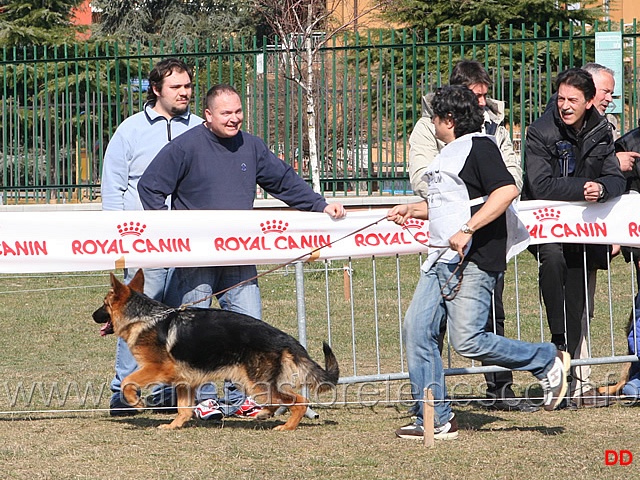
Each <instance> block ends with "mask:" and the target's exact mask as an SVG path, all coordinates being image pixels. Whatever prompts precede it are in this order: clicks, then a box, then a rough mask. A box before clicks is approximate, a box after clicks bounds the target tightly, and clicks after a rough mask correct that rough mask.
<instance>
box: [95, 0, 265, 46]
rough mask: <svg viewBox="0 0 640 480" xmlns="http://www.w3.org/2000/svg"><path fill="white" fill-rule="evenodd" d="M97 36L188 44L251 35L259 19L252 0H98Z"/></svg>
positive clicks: (96, 2) (96, 3) (96, 4)
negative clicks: (253, 9)
mask: <svg viewBox="0 0 640 480" xmlns="http://www.w3.org/2000/svg"><path fill="white" fill-rule="evenodd" d="M92 4H93V5H94V6H95V7H97V8H99V9H101V12H102V13H101V20H100V23H99V24H98V25H97V26H96V28H95V29H94V34H95V36H96V37H103V38H104V37H110V38H117V39H125V40H131V41H137V40H151V39H156V40H163V41H164V42H169V43H170V42H172V41H177V42H180V43H182V42H187V43H190V42H192V41H193V39H195V38H200V39H202V38H210V39H211V38H215V37H220V36H226V35H229V34H236V35H251V34H253V33H255V31H256V28H257V26H258V25H259V18H256V15H255V12H253V11H252V9H251V8H250V7H249V5H250V2H249V0H138V1H135V0H134V1H132V0H98V1H94V2H92Z"/></svg>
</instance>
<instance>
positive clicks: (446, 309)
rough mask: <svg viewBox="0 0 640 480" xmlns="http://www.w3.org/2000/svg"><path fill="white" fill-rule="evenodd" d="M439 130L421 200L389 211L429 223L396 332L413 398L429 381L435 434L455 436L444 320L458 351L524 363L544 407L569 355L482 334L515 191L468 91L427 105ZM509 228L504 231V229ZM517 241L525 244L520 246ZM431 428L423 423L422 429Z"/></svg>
mask: <svg viewBox="0 0 640 480" xmlns="http://www.w3.org/2000/svg"><path fill="white" fill-rule="evenodd" d="M432 106H433V110H434V117H433V123H434V127H435V131H436V136H437V137H438V138H439V139H440V140H441V141H443V142H444V143H445V144H446V146H445V147H444V148H443V149H442V151H441V152H440V154H439V155H438V156H437V157H436V158H435V159H434V161H433V163H432V164H431V165H430V167H429V168H428V169H427V171H426V173H425V177H426V180H427V183H428V192H429V193H428V195H427V200H426V202H420V203H414V204H409V205H398V206H395V207H393V208H392V209H391V210H389V212H388V214H387V218H388V219H389V220H391V221H394V222H395V223H398V224H400V225H402V224H404V222H405V221H406V220H407V219H409V218H419V219H423V220H429V244H430V245H429V246H430V249H429V252H428V255H427V260H426V261H425V263H424V265H423V266H422V271H421V275H420V280H419V282H418V285H417V287H416V291H415V293H414V296H413V300H412V301H411V305H410V306H409V309H408V310H407V313H406V316H405V321H404V328H403V334H404V339H405V344H406V347H407V364H408V367H409V378H410V380H411V384H412V394H413V397H414V399H415V400H419V399H421V398H423V390H424V388H430V389H431V390H432V393H433V397H434V401H435V405H434V409H435V414H434V437H435V438H436V439H452V438H456V437H457V436H458V424H457V420H456V417H455V414H454V413H453V412H452V411H451V404H450V402H449V401H447V400H446V398H447V391H446V385H445V379H444V368H443V365H442V360H441V358H440V352H439V349H438V338H439V334H440V331H441V329H442V327H443V323H444V322H447V327H448V329H449V338H450V341H451V345H452V346H453V348H454V349H455V350H456V351H457V352H458V353H459V354H461V355H463V356H465V357H468V358H472V359H475V360H479V361H482V362H484V363H485V364H491V365H498V366H501V367H505V368H508V369H511V370H527V371H530V372H531V373H532V374H533V375H535V376H536V377H537V378H538V379H539V380H540V383H541V384H542V386H543V390H544V401H543V403H544V408H545V409H546V410H553V409H554V408H556V406H557V405H558V404H559V403H560V401H561V399H562V397H563V396H564V394H565V392H566V388H567V372H568V370H569V364H570V357H569V354H567V353H566V352H562V351H559V350H557V349H556V348H555V346H554V345H553V344H552V343H536V344H534V343H528V342H522V341H519V340H512V339H508V338H505V337H502V336H499V335H495V334H494V333H491V332H486V331H485V325H486V318H487V316H488V314H489V309H490V306H491V294H492V292H493V289H494V287H495V284H496V281H497V280H498V279H499V278H500V277H501V276H502V275H503V272H504V270H505V268H506V257H507V247H508V246H510V245H509V243H510V242H508V235H507V233H508V232H507V217H506V215H507V213H506V212H507V209H508V208H509V207H510V206H511V202H512V201H513V200H514V199H515V198H516V197H517V196H518V189H517V187H516V186H515V182H514V180H513V177H512V176H511V175H510V174H509V172H508V171H507V169H506V167H505V165H504V162H503V161H502V157H501V154H500V150H499V149H498V147H497V146H496V144H495V143H494V141H493V140H492V139H491V138H490V137H488V136H487V135H485V134H482V133H479V132H480V127H481V125H482V119H483V115H482V109H481V107H480V106H479V104H478V101H477V99H476V97H475V95H474V94H473V92H471V90H469V89H468V88H466V87H464V86H460V85H455V86H448V87H442V88H440V89H439V90H438V91H437V92H436V94H435V95H434V98H433V102H432ZM510 233H511V232H510ZM522 248H524V247H522ZM428 427H429V428H430V427H431V426H430V425H429V426H428ZM396 435H397V436H398V437H400V438H423V435H424V425H423V405H422V402H418V408H417V419H416V422H415V423H412V424H409V425H406V426H404V427H402V428H399V429H398V430H396Z"/></svg>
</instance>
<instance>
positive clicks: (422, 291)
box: [403, 263, 556, 427]
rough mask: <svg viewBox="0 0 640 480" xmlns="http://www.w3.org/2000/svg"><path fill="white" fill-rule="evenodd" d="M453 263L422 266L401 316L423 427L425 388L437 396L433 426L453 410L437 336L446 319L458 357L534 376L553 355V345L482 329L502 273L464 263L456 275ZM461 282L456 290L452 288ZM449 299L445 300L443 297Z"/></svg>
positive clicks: (544, 371) (549, 364)
mask: <svg viewBox="0 0 640 480" xmlns="http://www.w3.org/2000/svg"><path fill="white" fill-rule="evenodd" d="M455 268H456V264H447V263H437V264H436V265H434V266H433V267H431V269H430V270H429V271H428V272H426V273H425V272H424V271H422V270H421V272H420V280H419V281H418V285H417V286H416V290H415V293H414V294H413V299H412V300H411V304H410V305H409V308H408V310H407V313H406V315H405V319H404V328H403V336H404V341H405V345H406V349H407V364H408V367H409V378H410V380H411V385H412V395H413V398H414V399H415V400H418V402H417V408H416V411H417V417H418V420H417V422H416V423H417V424H418V425H422V421H423V420H422V418H423V408H422V407H423V404H422V402H421V401H419V400H421V399H422V398H423V396H424V394H423V391H424V389H425V388H431V391H432V393H433V397H434V400H435V415H434V424H435V426H436V427H438V426H441V425H444V424H445V423H446V422H447V421H448V419H449V415H450V413H451V403H450V402H449V401H447V400H446V398H447V387H446V384H445V377H444V367H443V364H442V359H441V357H440V351H439V350H438V337H439V335H440V330H441V327H443V326H444V325H443V324H444V322H447V327H448V329H449V339H450V342H451V345H452V347H453V348H454V349H455V350H456V351H457V352H458V353H459V354H460V355H462V356H464V357H467V358H472V359H474V360H479V361H482V362H483V363H484V364H485V365H498V366H501V367H505V368H508V369H510V370H528V371H530V372H531V373H532V374H533V375H535V376H536V377H537V378H538V379H541V378H543V377H544V376H545V375H546V374H547V372H548V371H549V370H550V369H551V367H552V365H553V362H554V359H555V357H556V347H555V346H554V345H553V344H552V343H529V342H522V341H520V340H512V339H509V338H505V337H501V336H498V335H495V334H494V333H491V332H486V331H485V327H486V324H487V317H488V315H489V309H490V308H491V292H492V291H493V288H494V286H495V284H496V280H497V279H498V278H499V276H500V275H502V273H500V272H487V271H483V270H480V269H479V268H478V267H477V265H475V264H474V263H465V264H463V268H462V269H461V270H459V271H457V272H456V273H455V274H454V270H455ZM458 284H459V285H460V289H459V291H458V292H457V294H455V295H454V292H453V289H454V288H455V287H456V286H457V285H458ZM443 295H444V296H447V297H448V298H444V296H443Z"/></svg>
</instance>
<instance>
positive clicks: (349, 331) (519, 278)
mask: <svg viewBox="0 0 640 480" xmlns="http://www.w3.org/2000/svg"><path fill="white" fill-rule="evenodd" d="M421 262H422V257H421V256H415V255H414V256H405V257H395V258H371V259H367V260H345V262H344V263H341V262H336V261H334V262H325V263H324V264H321V265H315V264H302V263H297V264H296V265H295V278H292V279H291V282H295V291H296V304H297V313H298V316H297V322H298V333H299V339H300V341H301V343H303V344H304V345H306V346H308V348H309V349H310V351H315V352H319V346H320V344H321V340H325V339H327V338H328V339H329V340H330V342H331V344H332V348H333V349H334V351H335V352H336V354H337V355H338V358H339V360H340V367H341V378H340V383H341V384H343V387H344V388H348V385H353V384H368V383H370V382H376V383H379V382H385V383H386V384H388V385H393V384H396V381H403V380H407V379H408V378H409V376H408V371H407V366H406V363H405V358H404V353H405V352H404V345H403V339H402V323H403V317H404V312H405V311H406V309H407V307H408V305H409V302H410V301H411V298H412V296H413V291H414V288H415V285H416V282H417V280H418V276H419V268H420V265H421ZM537 272H538V264H537V260H536V258H535V257H534V256H533V255H531V253H529V252H526V251H525V252H523V253H522V254H520V255H519V256H518V257H516V258H515V259H514V261H512V262H511V263H510V264H509V266H508V270H507V273H506V275H505V289H504V297H503V298H504V306H505V314H506V315H505V317H506V321H505V336H507V337H510V338H517V339H521V340H525V341H532V342H540V341H550V333H549V327H548V326H547V321H546V316H545V314H544V307H543V305H542V304H541V303H540V298H539V294H538V283H537V274H538V273H537ZM289 274H290V275H291V276H292V277H294V275H293V273H292V272H289ZM598 277H599V278H598V281H597V289H596V294H595V308H594V312H592V314H591V315H590V316H592V317H593V318H592V320H591V322H590V323H589V327H588V328H587V333H586V348H587V355H586V356H585V357H583V358H581V359H574V360H572V365H573V366H586V365H591V366H593V368H592V373H591V376H590V379H589V381H590V383H591V384H593V385H600V384H607V383H610V382H614V383H615V382H616V381H617V380H618V378H619V375H620V368H619V367H613V366H612V364H618V363H622V362H629V361H638V357H636V356H635V355H628V347H627V333H626V328H627V323H628V319H629V314H630V312H631V311H632V309H633V306H634V298H635V295H636V293H637V287H636V279H635V272H634V269H633V267H632V266H631V264H627V263H625V262H624V260H623V259H622V256H620V257H616V258H614V259H612V262H611V266H610V269H609V270H607V271H599V272H598ZM262 290H263V296H264V297H265V299H266V298H267V296H268V295H269V292H268V288H265V286H264V284H263V287H262ZM265 301H267V300H265ZM288 325H289V328H291V329H293V328H295V326H294V325H293V324H292V323H289V324H288ZM285 328H286V327H285ZM637 334H638V335H640V332H637ZM314 356H315V358H321V354H320V353H316V354H315V355H314ZM443 357H444V360H443V362H444V365H445V374H446V375H448V376H452V375H455V376H459V375H472V374H476V376H475V377H468V378H469V379H468V380H466V381H463V380H461V379H457V380H456V381H455V382H454V381H451V383H452V384H455V385H456V390H457V393H458V394H462V395H463V396H471V397H474V396H475V397H480V398H482V397H484V389H485V387H484V382H485V380H484V377H482V376H477V374H479V373H489V372H497V371H500V370H503V369H501V368H500V367H495V366H493V367H492V366H482V365H481V364H480V363H479V362H475V361H471V360H468V359H464V358H463V357H461V356H459V355H458V354H456V353H455V352H454V351H453V349H452V348H451V347H450V346H449V344H448V342H446V340H445V350H444V352H443ZM515 378H516V382H517V384H518V386H520V387H521V388H523V389H524V387H523V385H531V386H533V385H537V382H536V381H535V379H534V378H533V377H532V376H531V375H530V374H528V373H527V372H516V376H515ZM399 384H400V387H398V388H400V390H397V391H395V393H389V392H386V395H391V397H394V398H391V399H390V400H391V401H393V400H397V399H398V398H399V397H402V398H405V399H406V398H407V396H406V395H407V394H408V390H407V386H408V382H399ZM461 385H462V386H463V387H461ZM461 388H462V390H461ZM374 392H376V393H374ZM384 392H385V391H384V389H380V388H377V387H373V390H372V391H371V392H370V394H371V395H372V398H373V397H376V395H383V394H384ZM376 398H377V397H376Z"/></svg>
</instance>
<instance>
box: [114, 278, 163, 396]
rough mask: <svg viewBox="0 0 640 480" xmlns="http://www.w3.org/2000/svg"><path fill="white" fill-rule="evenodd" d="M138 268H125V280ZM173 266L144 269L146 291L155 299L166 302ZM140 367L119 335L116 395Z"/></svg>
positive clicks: (126, 281) (115, 381) (115, 377)
mask: <svg viewBox="0 0 640 480" xmlns="http://www.w3.org/2000/svg"><path fill="white" fill-rule="evenodd" d="M136 272H137V269H133V268H125V269H124V282H125V283H129V282H130V281H131V279H132V278H133V276H134V275H135V274H136ZM172 273H173V268H145V269H144V293H145V295H147V296H148V297H150V298H153V299H154V300H158V301H159V302H163V303H165V292H166V289H167V286H168V285H169V281H170V279H171V275H172ZM137 368H138V364H137V363H136V359H135V358H133V355H132V354H131V352H130V351H129V347H128V346H127V342H125V341H124V340H123V339H122V338H120V337H118V340H117V343H116V374H115V376H114V377H113V380H112V381H111V391H112V392H114V393H115V394H116V395H119V394H120V384H121V383H122V380H123V379H124V378H125V377H126V376H127V375H130V374H132V373H133V372H135V371H136V369H137Z"/></svg>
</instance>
